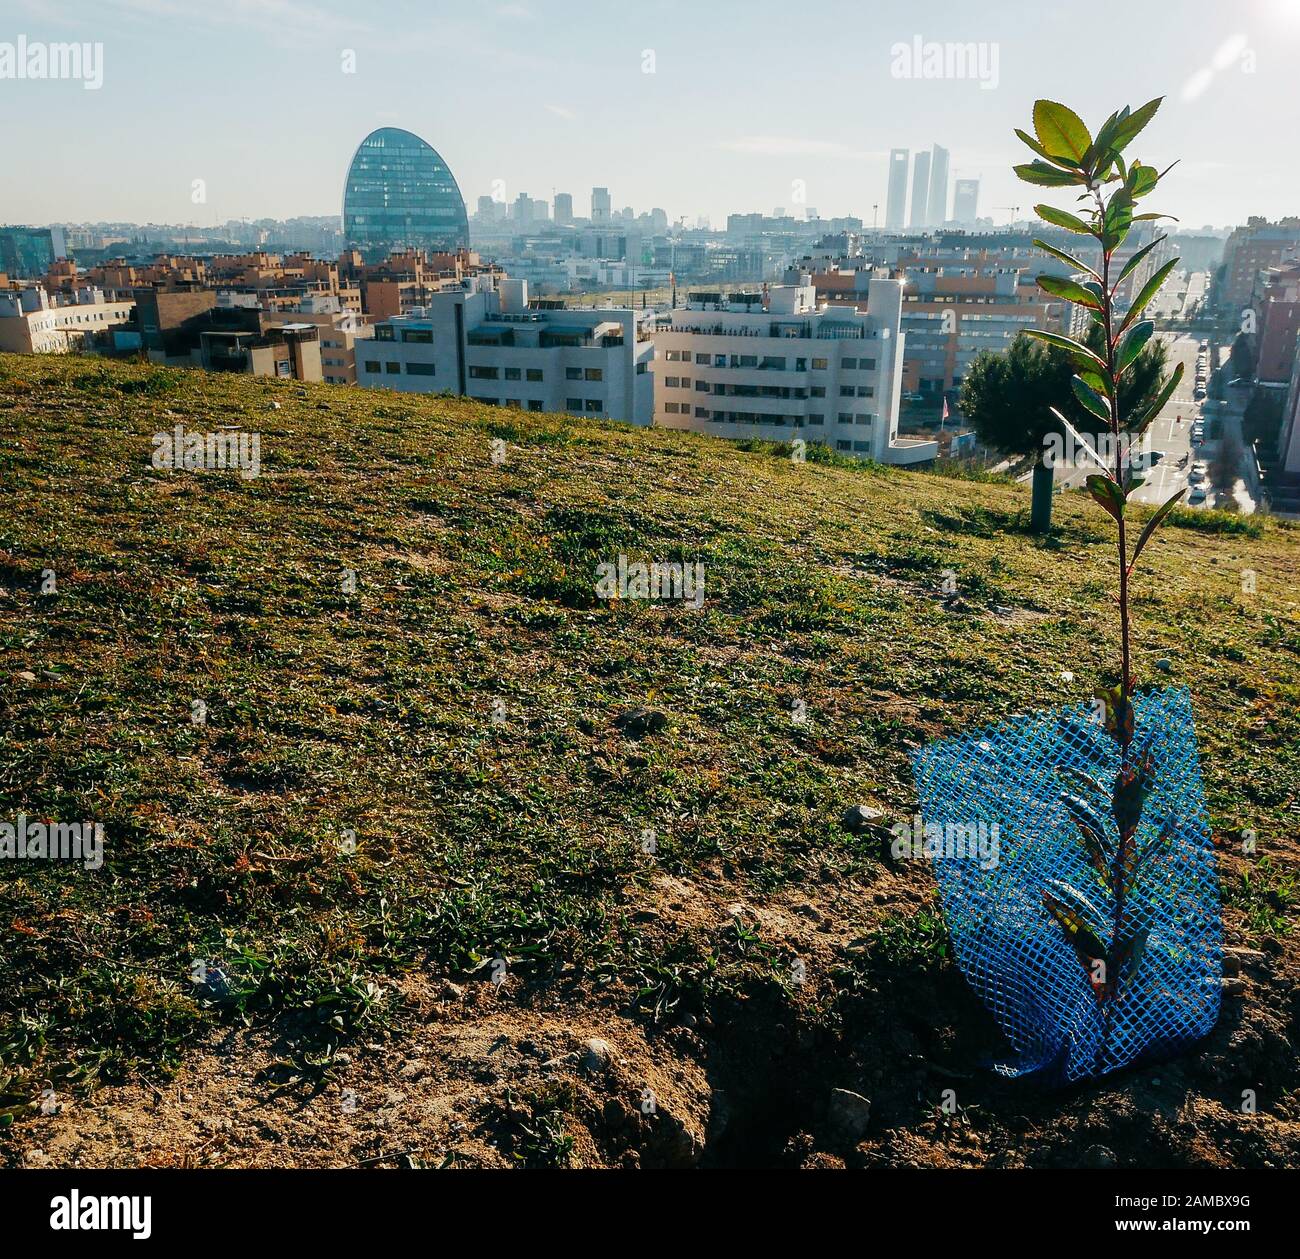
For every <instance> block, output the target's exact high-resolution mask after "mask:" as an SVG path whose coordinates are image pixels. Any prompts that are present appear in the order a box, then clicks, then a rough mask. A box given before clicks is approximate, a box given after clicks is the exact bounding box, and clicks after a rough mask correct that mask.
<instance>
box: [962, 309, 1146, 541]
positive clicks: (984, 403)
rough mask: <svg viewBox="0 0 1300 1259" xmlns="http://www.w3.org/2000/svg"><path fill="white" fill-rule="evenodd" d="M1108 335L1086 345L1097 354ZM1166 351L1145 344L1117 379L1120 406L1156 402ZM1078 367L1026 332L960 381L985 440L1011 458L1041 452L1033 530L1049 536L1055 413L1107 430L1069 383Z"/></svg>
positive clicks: (1083, 426)
mask: <svg viewBox="0 0 1300 1259" xmlns="http://www.w3.org/2000/svg"><path fill="white" fill-rule="evenodd" d="M1103 340H1104V333H1103V332H1102V330H1101V329H1100V328H1099V327H1095V326H1094V327H1093V328H1092V329H1091V330H1090V331H1089V333H1088V335H1087V336H1086V337H1085V339H1084V344H1085V345H1086V346H1087V347H1088V348H1089V349H1090V350H1092V352H1093V353H1094V354H1097V353H1099V352H1100V351H1101V349H1102V342H1103ZM1165 361H1166V349H1165V344H1164V342H1163V341H1160V340H1158V339H1154V338H1153V339H1152V340H1151V341H1149V342H1148V343H1147V344H1146V345H1145V346H1143V348H1142V351H1141V353H1140V354H1139V355H1138V357H1137V359H1136V360H1135V361H1134V363H1133V366H1132V370H1131V371H1130V372H1129V373H1127V374H1126V375H1125V376H1124V378H1123V379H1122V380H1121V382H1120V406H1121V408H1122V409H1123V411H1124V412H1125V413H1126V414H1131V413H1133V412H1136V411H1138V410H1140V409H1142V408H1144V407H1147V406H1149V405H1150V404H1151V403H1152V402H1154V401H1155V399H1156V397H1157V396H1158V395H1159V393H1160V387H1161V385H1162V384H1163V381H1164V370H1165ZM1073 374H1074V368H1073V365H1072V362H1071V359H1070V356H1069V355H1068V354H1067V353H1066V352H1065V351H1063V350H1061V349H1060V348H1059V347H1057V346H1054V345H1050V344H1048V345H1043V344H1041V343H1040V342H1037V341H1035V340H1033V339H1032V338H1031V337H1030V336H1028V335H1027V334H1025V333H1021V334H1020V335H1019V336H1018V337H1016V339H1015V340H1014V341H1012V343H1011V346H1010V348H1009V349H1008V350H1007V352H1006V353H1005V354H995V353H992V352H986V353H984V354H981V355H979V357H978V358H976V359H975V361H974V362H973V363H972V364H971V366H970V369H969V370H968V371H967V373H966V376H965V378H964V379H963V380H962V387H961V395H960V398H959V401H958V406H959V407H960V408H961V412H962V414H963V415H964V416H965V417H966V419H967V420H968V421H969V422H970V424H971V426H972V427H973V428H974V429H975V431H976V432H977V433H978V434H979V437H980V440H981V441H982V442H984V443H985V445H988V446H992V447H993V449H994V450H999V451H1001V452H1002V453H1003V454H1007V455H1036V456H1037V459H1036V460H1035V462H1034V480H1033V499H1032V503H1033V506H1032V509H1031V512H1030V528H1031V529H1033V530H1034V532H1035V533H1046V532H1047V530H1048V529H1050V528H1051V525H1052V480H1053V473H1052V468H1051V466H1050V465H1049V464H1048V463H1047V462H1046V460H1045V456H1046V455H1047V452H1048V442H1049V440H1050V439H1051V438H1052V437H1053V436H1055V437H1058V438H1063V437H1064V436H1065V432H1064V430H1063V429H1062V427H1061V423H1060V421H1059V420H1058V419H1057V418H1056V416H1055V415H1054V414H1053V410H1056V411H1060V412H1061V413H1062V414H1064V415H1065V416H1067V417H1068V418H1069V419H1070V421H1071V422H1072V423H1073V424H1074V426H1075V427H1076V428H1077V429H1079V430H1080V431H1081V432H1084V433H1087V434H1089V435H1091V434H1094V433H1097V432H1100V431H1103V426H1101V425H1099V423H1098V421H1097V417H1096V416H1094V415H1093V414H1092V412H1090V411H1088V410H1087V409H1086V408H1085V407H1084V406H1083V405H1082V403H1081V402H1080V401H1079V399H1078V398H1076V397H1075V394H1074V390H1073V389H1072V387H1071V385H1070V378H1071V376H1072V375H1073Z"/></svg>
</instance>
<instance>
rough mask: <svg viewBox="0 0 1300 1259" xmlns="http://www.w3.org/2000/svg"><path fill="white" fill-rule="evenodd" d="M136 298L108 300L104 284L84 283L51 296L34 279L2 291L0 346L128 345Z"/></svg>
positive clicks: (54, 350)
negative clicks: (126, 338)
mask: <svg viewBox="0 0 1300 1259" xmlns="http://www.w3.org/2000/svg"><path fill="white" fill-rule="evenodd" d="M134 318H135V302H133V301H109V300H107V299H106V298H105V296H104V292H103V290H102V289H97V288H82V289H78V290H77V291H76V292H75V293H73V294H72V295H71V296H69V297H66V298H64V297H60V298H57V299H56V298H51V296H50V294H49V293H48V292H46V290H45V289H44V288H41V287H40V286H38V285H32V286H30V287H28V288H23V289H9V290H7V291H4V292H0V351H3V352H4V353H6V354H69V353H71V352H72V351H74V350H91V351H111V350H114V349H121V348H124V341H123V336H124V334H126V333H127V332H128V329H129V328H130V326H131V325H132V323H133V321H134Z"/></svg>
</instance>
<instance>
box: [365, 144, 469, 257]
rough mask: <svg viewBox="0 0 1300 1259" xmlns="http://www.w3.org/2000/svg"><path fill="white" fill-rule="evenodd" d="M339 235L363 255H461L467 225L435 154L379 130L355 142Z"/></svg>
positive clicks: (458, 197) (458, 198)
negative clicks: (399, 251) (407, 250)
mask: <svg viewBox="0 0 1300 1259" xmlns="http://www.w3.org/2000/svg"><path fill="white" fill-rule="evenodd" d="M343 234H344V236H345V237H346V238H347V241H348V244H349V245H353V246H355V247H356V248H358V249H360V250H361V251H362V253H363V254H366V253H369V254H372V255H379V254H385V253H387V252H388V250H389V249H396V248H401V247H403V246H407V245H411V246H414V247H416V248H418V249H427V250H433V251H441V250H455V249H467V248H468V247H469V220H468V218H467V217H466V214H465V200H464V198H463V197H462V196H461V195H460V188H459V187H458V186H457V184H456V179H455V177H454V176H453V175H452V173H451V171H450V170H448V169H447V163H446V162H444V161H443V160H442V158H441V157H440V156H439V155H438V153H437V151H436V150H435V149H433V148H432V147H431V146H429V145H428V144H426V143H425V142H424V141H423V140H421V139H420V137H419V136H416V135H412V134H411V133H410V132H409V131H402V130H400V129H399V128H397V127H382V128H380V130H378V131H372V132H371V133H370V134H369V135H368V136H366V138H365V139H364V140H362V141H361V144H360V146H359V147H358V149H357V152H356V156H355V157H353V159H352V165H351V166H350V167H349V168H348V179H347V186H346V188H345V189H344V192H343Z"/></svg>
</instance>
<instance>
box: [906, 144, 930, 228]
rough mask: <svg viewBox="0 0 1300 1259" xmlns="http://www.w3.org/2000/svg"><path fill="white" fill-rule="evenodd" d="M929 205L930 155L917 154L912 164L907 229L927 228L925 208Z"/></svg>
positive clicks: (927, 220)
mask: <svg viewBox="0 0 1300 1259" xmlns="http://www.w3.org/2000/svg"><path fill="white" fill-rule="evenodd" d="M929 204H930V155H929V154H928V153H918V154H917V155H916V160H915V161H914V162H913V163H912V212H911V214H909V215H908V218H907V225H908V227H927V226H928V225H929V222H930V220H929V219H928V218H927V217H926V207H927V206H928V205H929Z"/></svg>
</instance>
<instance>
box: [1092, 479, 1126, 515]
mask: <svg viewBox="0 0 1300 1259" xmlns="http://www.w3.org/2000/svg"><path fill="white" fill-rule="evenodd" d="M1085 484H1086V485H1087V487H1088V493H1089V494H1091V495H1092V496H1093V498H1095V499H1096V500H1097V502H1099V503H1100V504H1101V505H1102V506H1103V507H1104V508H1105V509H1106V510H1107V511H1108V512H1109V513H1110V514H1111V515H1112V516H1114V517H1115V519H1116V520H1118V519H1119V518H1120V517H1121V516H1122V515H1123V514H1124V491H1123V490H1122V489H1120V486H1119V482H1118V481H1116V480H1115V479H1114V478H1113V477H1109V476H1101V475H1099V474H1098V473H1096V472H1094V473H1093V474H1092V475H1091V476H1090V477H1088V479H1087V481H1086V482H1085Z"/></svg>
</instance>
